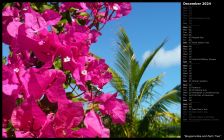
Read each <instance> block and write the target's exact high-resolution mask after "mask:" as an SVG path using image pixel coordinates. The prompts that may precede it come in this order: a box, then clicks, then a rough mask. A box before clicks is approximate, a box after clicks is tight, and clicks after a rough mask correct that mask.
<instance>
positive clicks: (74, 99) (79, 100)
mask: <svg viewBox="0 0 224 140" xmlns="http://www.w3.org/2000/svg"><path fill="white" fill-rule="evenodd" d="M72 101H73V102H86V100H85V99H83V98H72Z"/></svg>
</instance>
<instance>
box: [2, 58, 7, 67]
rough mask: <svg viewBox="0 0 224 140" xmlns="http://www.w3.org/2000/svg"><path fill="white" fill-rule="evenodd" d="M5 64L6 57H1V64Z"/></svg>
mask: <svg viewBox="0 0 224 140" xmlns="http://www.w3.org/2000/svg"><path fill="white" fill-rule="evenodd" d="M6 63H7V57H6V56H2V64H4V65H5V64H6Z"/></svg>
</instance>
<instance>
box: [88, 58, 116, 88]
mask: <svg viewBox="0 0 224 140" xmlns="http://www.w3.org/2000/svg"><path fill="white" fill-rule="evenodd" d="M86 70H87V72H88V75H89V76H90V77H91V81H92V83H93V84H94V85H97V86H98V88H100V89H102V88H103V86H104V85H105V84H106V83H108V82H109V81H110V80H111V78H112V75H111V73H110V72H108V65H107V64H106V63H105V60H104V59H99V60H97V59H96V60H93V61H91V62H90V63H89V65H88V66H87V69H86Z"/></svg>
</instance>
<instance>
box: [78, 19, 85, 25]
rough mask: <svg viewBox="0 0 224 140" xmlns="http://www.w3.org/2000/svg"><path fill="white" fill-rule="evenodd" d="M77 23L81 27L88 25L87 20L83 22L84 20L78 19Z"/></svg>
mask: <svg viewBox="0 0 224 140" xmlns="http://www.w3.org/2000/svg"><path fill="white" fill-rule="evenodd" d="M76 22H77V23H78V24H79V25H82V26H83V25H85V24H86V21H85V20H82V19H76Z"/></svg>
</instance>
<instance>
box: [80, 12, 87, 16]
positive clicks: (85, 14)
mask: <svg viewBox="0 0 224 140" xmlns="http://www.w3.org/2000/svg"><path fill="white" fill-rule="evenodd" d="M79 15H80V16H89V14H88V13H87V12H81V13H80V14H79Z"/></svg>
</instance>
